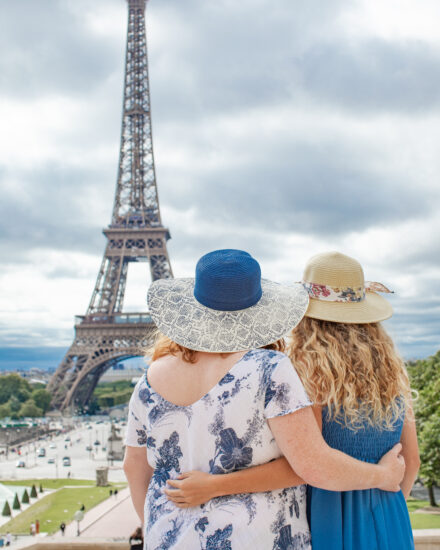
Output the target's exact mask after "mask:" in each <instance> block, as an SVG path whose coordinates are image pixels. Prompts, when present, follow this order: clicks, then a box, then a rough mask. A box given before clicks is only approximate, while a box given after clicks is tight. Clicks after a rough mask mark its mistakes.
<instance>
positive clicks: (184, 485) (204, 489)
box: [165, 471, 218, 508]
mask: <svg viewBox="0 0 440 550" xmlns="http://www.w3.org/2000/svg"><path fill="white" fill-rule="evenodd" d="M216 477H217V476H215V475H212V474H207V473H205V472H198V471H192V472H186V473H184V474H181V475H180V476H179V477H178V478H177V479H168V481H167V486H168V488H167V489H165V494H166V495H167V497H168V500H171V501H172V502H174V504H175V505H176V506H177V507H178V508H191V507H192V506H200V504H205V502H208V501H209V500H211V499H212V498H214V497H216V496H218V495H217V494H216V489H215V481H216Z"/></svg>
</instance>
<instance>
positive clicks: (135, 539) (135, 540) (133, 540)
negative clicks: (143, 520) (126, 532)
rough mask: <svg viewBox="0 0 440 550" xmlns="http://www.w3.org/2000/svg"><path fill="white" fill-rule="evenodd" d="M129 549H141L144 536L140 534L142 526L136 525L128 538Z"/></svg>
mask: <svg viewBox="0 0 440 550" xmlns="http://www.w3.org/2000/svg"><path fill="white" fill-rule="evenodd" d="M128 542H129V543H130V550H142V549H143V547H144V537H143V536H142V527H138V528H137V529H136V531H135V532H134V533H133V534H132V535H131V537H130V538H129V539H128Z"/></svg>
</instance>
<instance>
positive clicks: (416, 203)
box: [163, 138, 436, 236]
mask: <svg viewBox="0 0 440 550" xmlns="http://www.w3.org/2000/svg"><path fill="white" fill-rule="evenodd" d="M282 139H284V138H282ZM289 145H290V144H289V143H285V142H284V143H283V142H281V141H280V142H276V141H271V143H270V145H268V147H267V149H266V150H265V151H261V152H260V154H258V151H255V155H254V158H253V159H252V161H251V163H249V165H245V166H242V167H239V168H237V167H231V168H228V167H226V168H225V169H218V168H216V169H215V171H213V172H211V173H209V174H208V175H207V176H206V177H204V178H203V179H202V178H200V177H199V178H197V179H195V180H194V181H193V183H192V186H191V188H190V189H189V188H188V187H187V186H182V187H181V188H179V186H178V185H176V182H173V184H172V185H173V186H172V190H171V188H169V187H168V185H169V184H168V183H167V182H164V183H165V185H164V187H165V188H166V191H167V192H166V193H165V192H164V193H163V195H164V200H165V201H166V202H170V203H171V204H173V206H174V207H175V208H178V207H180V208H185V207H187V206H191V207H192V208H195V209H196V210H197V212H198V215H199V216H200V217H201V218H208V219H210V220H212V221H213V222H215V223H217V224H220V225H232V226H235V227H240V226H245V227H255V228H256V229H258V228H264V229H265V230H266V231H267V232H269V233H273V232H278V233H280V232H286V231H287V232H292V231H297V232H305V233H307V234H315V235H327V236H329V235H338V234H342V233H347V232H348V231H358V230H363V229H366V228H369V227H372V226H375V225H377V224H384V225H392V224H393V223H397V222H401V221H402V219H410V218H417V217H420V216H425V215H427V213H428V212H429V211H430V210H431V209H432V208H435V204H436V203H435V202H433V201H432V197H431V196H430V194H429V193H425V194H421V193H419V192H418V190H417V189H416V188H413V187H412V185H411V180H408V181H407V182H402V180H401V178H400V176H399V175H398V174H396V175H395V176H390V175H384V174H377V173H372V172H371V171H370V169H369V166H368V159H367V158H363V157H362V156H355V155H353V153H352V149H351V148H350V147H349V146H348V144H344V143H342V144H340V145H336V144H332V145H330V144H328V145H326V146H319V145H318V144H317V145H316V147H312V146H307V145H305V144H295V143H292V144H291V147H289ZM397 194H398V200H396V196H397Z"/></svg>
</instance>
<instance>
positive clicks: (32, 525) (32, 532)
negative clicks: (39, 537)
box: [30, 522, 36, 537]
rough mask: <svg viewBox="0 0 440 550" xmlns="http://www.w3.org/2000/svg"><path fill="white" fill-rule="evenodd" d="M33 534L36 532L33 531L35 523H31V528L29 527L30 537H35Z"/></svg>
mask: <svg viewBox="0 0 440 550" xmlns="http://www.w3.org/2000/svg"><path fill="white" fill-rule="evenodd" d="M35 532H36V531H35V523H34V522H32V523H31V527H30V533H31V535H32V536H33V537H34V536H35Z"/></svg>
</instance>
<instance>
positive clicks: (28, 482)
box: [0, 478, 96, 491]
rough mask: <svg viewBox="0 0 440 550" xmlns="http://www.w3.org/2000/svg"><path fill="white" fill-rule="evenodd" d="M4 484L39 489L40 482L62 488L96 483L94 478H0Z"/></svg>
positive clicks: (46, 487) (48, 487) (48, 486)
mask: <svg viewBox="0 0 440 550" xmlns="http://www.w3.org/2000/svg"><path fill="white" fill-rule="evenodd" d="M0 483H3V485H21V486H23V487H32V485H35V487H36V488H37V491H39V490H40V483H41V485H42V486H43V489H60V488H61V487H65V486H66V485H68V486H74V485H75V486H77V485H80V486H81V485H95V483H96V482H95V480H93V479H67V478H66V479H18V480H15V479H14V480H13V481H10V480H9V479H6V480H0Z"/></svg>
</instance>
